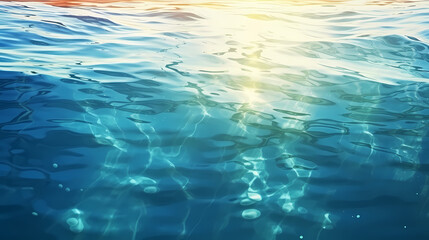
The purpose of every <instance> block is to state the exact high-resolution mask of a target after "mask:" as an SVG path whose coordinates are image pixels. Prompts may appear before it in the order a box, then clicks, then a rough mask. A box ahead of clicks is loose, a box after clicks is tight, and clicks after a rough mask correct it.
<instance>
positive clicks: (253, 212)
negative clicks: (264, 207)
mask: <svg viewBox="0 0 429 240" xmlns="http://www.w3.org/2000/svg"><path fill="white" fill-rule="evenodd" d="M241 216H242V217H243V218H244V219H255V218H258V217H259V216H261V212H260V211H259V210H258V209H246V210H244V211H243V212H242V213H241Z"/></svg>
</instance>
